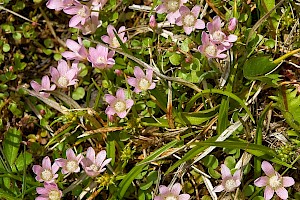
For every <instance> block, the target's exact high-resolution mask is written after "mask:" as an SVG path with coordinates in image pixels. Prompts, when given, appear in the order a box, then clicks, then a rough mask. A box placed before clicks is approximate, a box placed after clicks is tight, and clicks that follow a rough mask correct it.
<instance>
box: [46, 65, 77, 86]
mask: <svg viewBox="0 0 300 200" xmlns="http://www.w3.org/2000/svg"><path fill="white" fill-rule="evenodd" d="M75 65H76V64H73V65H72V68H70V67H69V65H68V63H67V62H66V61H65V60H62V59H61V60H59V61H58V66H57V68H55V67H50V74H51V76H52V77H51V81H52V82H54V83H55V84H56V85H57V87H59V88H67V87H68V86H70V85H75V84H76V83H77V81H78V80H77V79H76V76H77V74H78V68H77V67H75Z"/></svg>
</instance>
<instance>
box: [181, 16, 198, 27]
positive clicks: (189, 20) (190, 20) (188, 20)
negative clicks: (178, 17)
mask: <svg viewBox="0 0 300 200" xmlns="http://www.w3.org/2000/svg"><path fill="white" fill-rule="evenodd" d="M195 22H196V18H195V16H194V15H193V14H187V15H185V16H184V19H183V24H184V25H185V26H194V25H195Z"/></svg>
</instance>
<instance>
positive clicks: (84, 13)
mask: <svg viewBox="0 0 300 200" xmlns="http://www.w3.org/2000/svg"><path fill="white" fill-rule="evenodd" d="M77 15H79V16H80V17H82V18H86V12H85V9H84V7H82V8H81V9H79V10H78V12H77Z"/></svg>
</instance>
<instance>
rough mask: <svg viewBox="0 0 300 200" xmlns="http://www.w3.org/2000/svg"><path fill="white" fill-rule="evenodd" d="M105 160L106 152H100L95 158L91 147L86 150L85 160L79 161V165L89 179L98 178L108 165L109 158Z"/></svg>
mask: <svg viewBox="0 0 300 200" xmlns="http://www.w3.org/2000/svg"><path fill="white" fill-rule="evenodd" d="M105 158H106V151H105V150H102V151H100V152H99V153H98V154H97V155H96V156H95V150H94V149H93V148H92V147H89V148H88V149H87V153H86V158H83V159H82V160H81V165H82V167H83V169H84V170H85V173H86V174H87V175H88V176H90V177H95V176H98V175H99V174H100V173H101V172H104V171H105V169H106V168H104V167H105V166H106V165H107V164H108V163H110V161H111V158H109V159H105Z"/></svg>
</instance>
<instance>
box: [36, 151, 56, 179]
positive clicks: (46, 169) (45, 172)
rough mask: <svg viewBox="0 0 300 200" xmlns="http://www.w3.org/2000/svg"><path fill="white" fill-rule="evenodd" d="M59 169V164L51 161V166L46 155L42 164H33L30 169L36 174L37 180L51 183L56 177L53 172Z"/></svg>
mask: <svg viewBox="0 0 300 200" xmlns="http://www.w3.org/2000/svg"><path fill="white" fill-rule="evenodd" d="M58 169H59V166H58V165H57V164H56V163H53V165H52V166H51V160H50V158H49V157H48V156H46V157H45V158H44V159H43V161H42V166H40V165H33V167H32V171H33V172H34V173H35V174H36V177H35V179H36V180H37V181H39V182H46V183H53V182H54V180H55V179H56V178H57V177H58V175H57V174H55V173H56V172H57V171H58Z"/></svg>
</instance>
